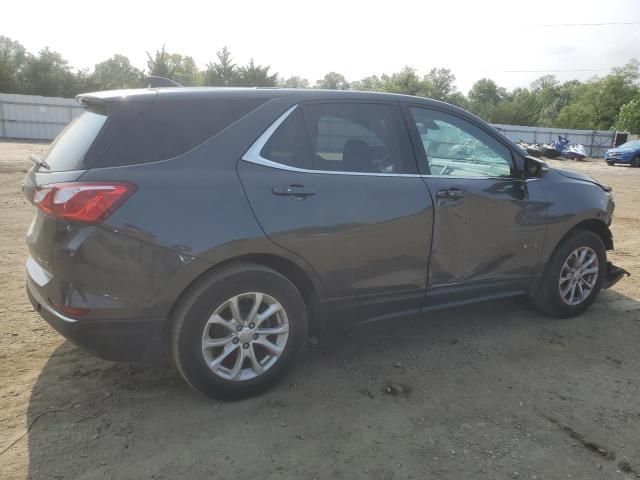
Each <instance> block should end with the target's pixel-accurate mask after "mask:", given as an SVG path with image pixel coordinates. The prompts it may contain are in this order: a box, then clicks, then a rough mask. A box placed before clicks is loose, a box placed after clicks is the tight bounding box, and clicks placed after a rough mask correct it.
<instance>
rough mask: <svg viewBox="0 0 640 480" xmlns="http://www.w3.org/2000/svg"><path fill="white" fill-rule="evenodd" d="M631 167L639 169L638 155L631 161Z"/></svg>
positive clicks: (639, 159)
mask: <svg viewBox="0 0 640 480" xmlns="http://www.w3.org/2000/svg"><path fill="white" fill-rule="evenodd" d="M631 166H632V167H634V168H638V167H640V155H636V156H635V157H633V158H632V159H631Z"/></svg>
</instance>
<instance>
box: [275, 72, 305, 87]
mask: <svg viewBox="0 0 640 480" xmlns="http://www.w3.org/2000/svg"><path fill="white" fill-rule="evenodd" d="M278 86H280V87H282V88H309V80H307V79H306V78H302V77H299V76H297V75H294V76H293V77H289V78H287V79H286V80H280V81H279V82H278Z"/></svg>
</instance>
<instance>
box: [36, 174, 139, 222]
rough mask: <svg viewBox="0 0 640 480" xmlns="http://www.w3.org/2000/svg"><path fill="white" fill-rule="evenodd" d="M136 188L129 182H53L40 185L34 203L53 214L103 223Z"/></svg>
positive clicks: (47, 213) (82, 220)
mask: <svg viewBox="0 0 640 480" xmlns="http://www.w3.org/2000/svg"><path fill="white" fill-rule="evenodd" d="M135 191H136V186H135V185H134V184H133V183H128V182H86V183H83V182H73V183H53V184H50V185H45V186H43V187H40V188H38V190H36V193H35V195H34V197H33V203H34V204H36V205H37V206H38V208H39V209H40V210H42V211H43V212H44V213H45V214H46V215H48V216H50V217H54V218H59V219H61V220H69V221H71V222H84V223H100V222H102V221H104V220H105V219H106V218H107V217H108V216H109V215H111V214H112V213H113V212H114V211H115V210H116V209H117V208H118V207H119V206H120V205H122V203H123V202H124V201H125V200H126V199H127V198H129V197H130V196H131V195H133V193H134V192H135Z"/></svg>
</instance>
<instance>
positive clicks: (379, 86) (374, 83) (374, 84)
mask: <svg viewBox="0 0 640 480" xmlns="http://www.w3.org/2000/svg"><path fill="white" fill-rule="evenodd" d="M387 78H388V77H387ZM386 86H387V85H386V82H385V81H383V80H382V79H381V78H380V77H378V76H377V75H371V76H369V77H364V78H362V79H360V80H357V81H355V82H353V83H352V84H351V89H352V90H359V91H362V92H385V91H387V90H386Z"/></svg>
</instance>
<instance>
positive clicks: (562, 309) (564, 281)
mask: <svg viewBox="0 0 640 480" xmlns="http://www.w3.org/2000/svg"><path fill="white" fill-rule="evenodd" d="M606 265H607V254H606V249H605V246H604V243H603V242H602V239H601V238H600V237H599V236H598V235H596V234H595V233H593V232H591V231H588V230H578V231H576V232H575V233H573V234H572V235H571V236H570V237H568V238H566V239H565V240H563V241H562V242H561V243H560V245H558V247H556V251H555V252H554V253H553V255H552V256H551V259H550V261H549V263H548V264H547V268H546V270H545V273H544V275H543V278H542V281H541V283H540V285H539V287H538V290H537V292H536V293H534V294H533V295H532V296H531V300H532V302H533V304H534V305H535V306H536V307H537V308H538V309H540V310H542V311H543V312H545V313H548V314H550V315H554V316H557V317H573V316H575V315H579V314H581V313H582V312H584V311H585V310H586V309H587V308H589V306H590V305H591V304H592V303H593V302H594V300H595V299H596V297H597V296H598V293H599V292H600V290H601V288H602V282H603V280H604V277H605V272H606Z"/></svg>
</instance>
